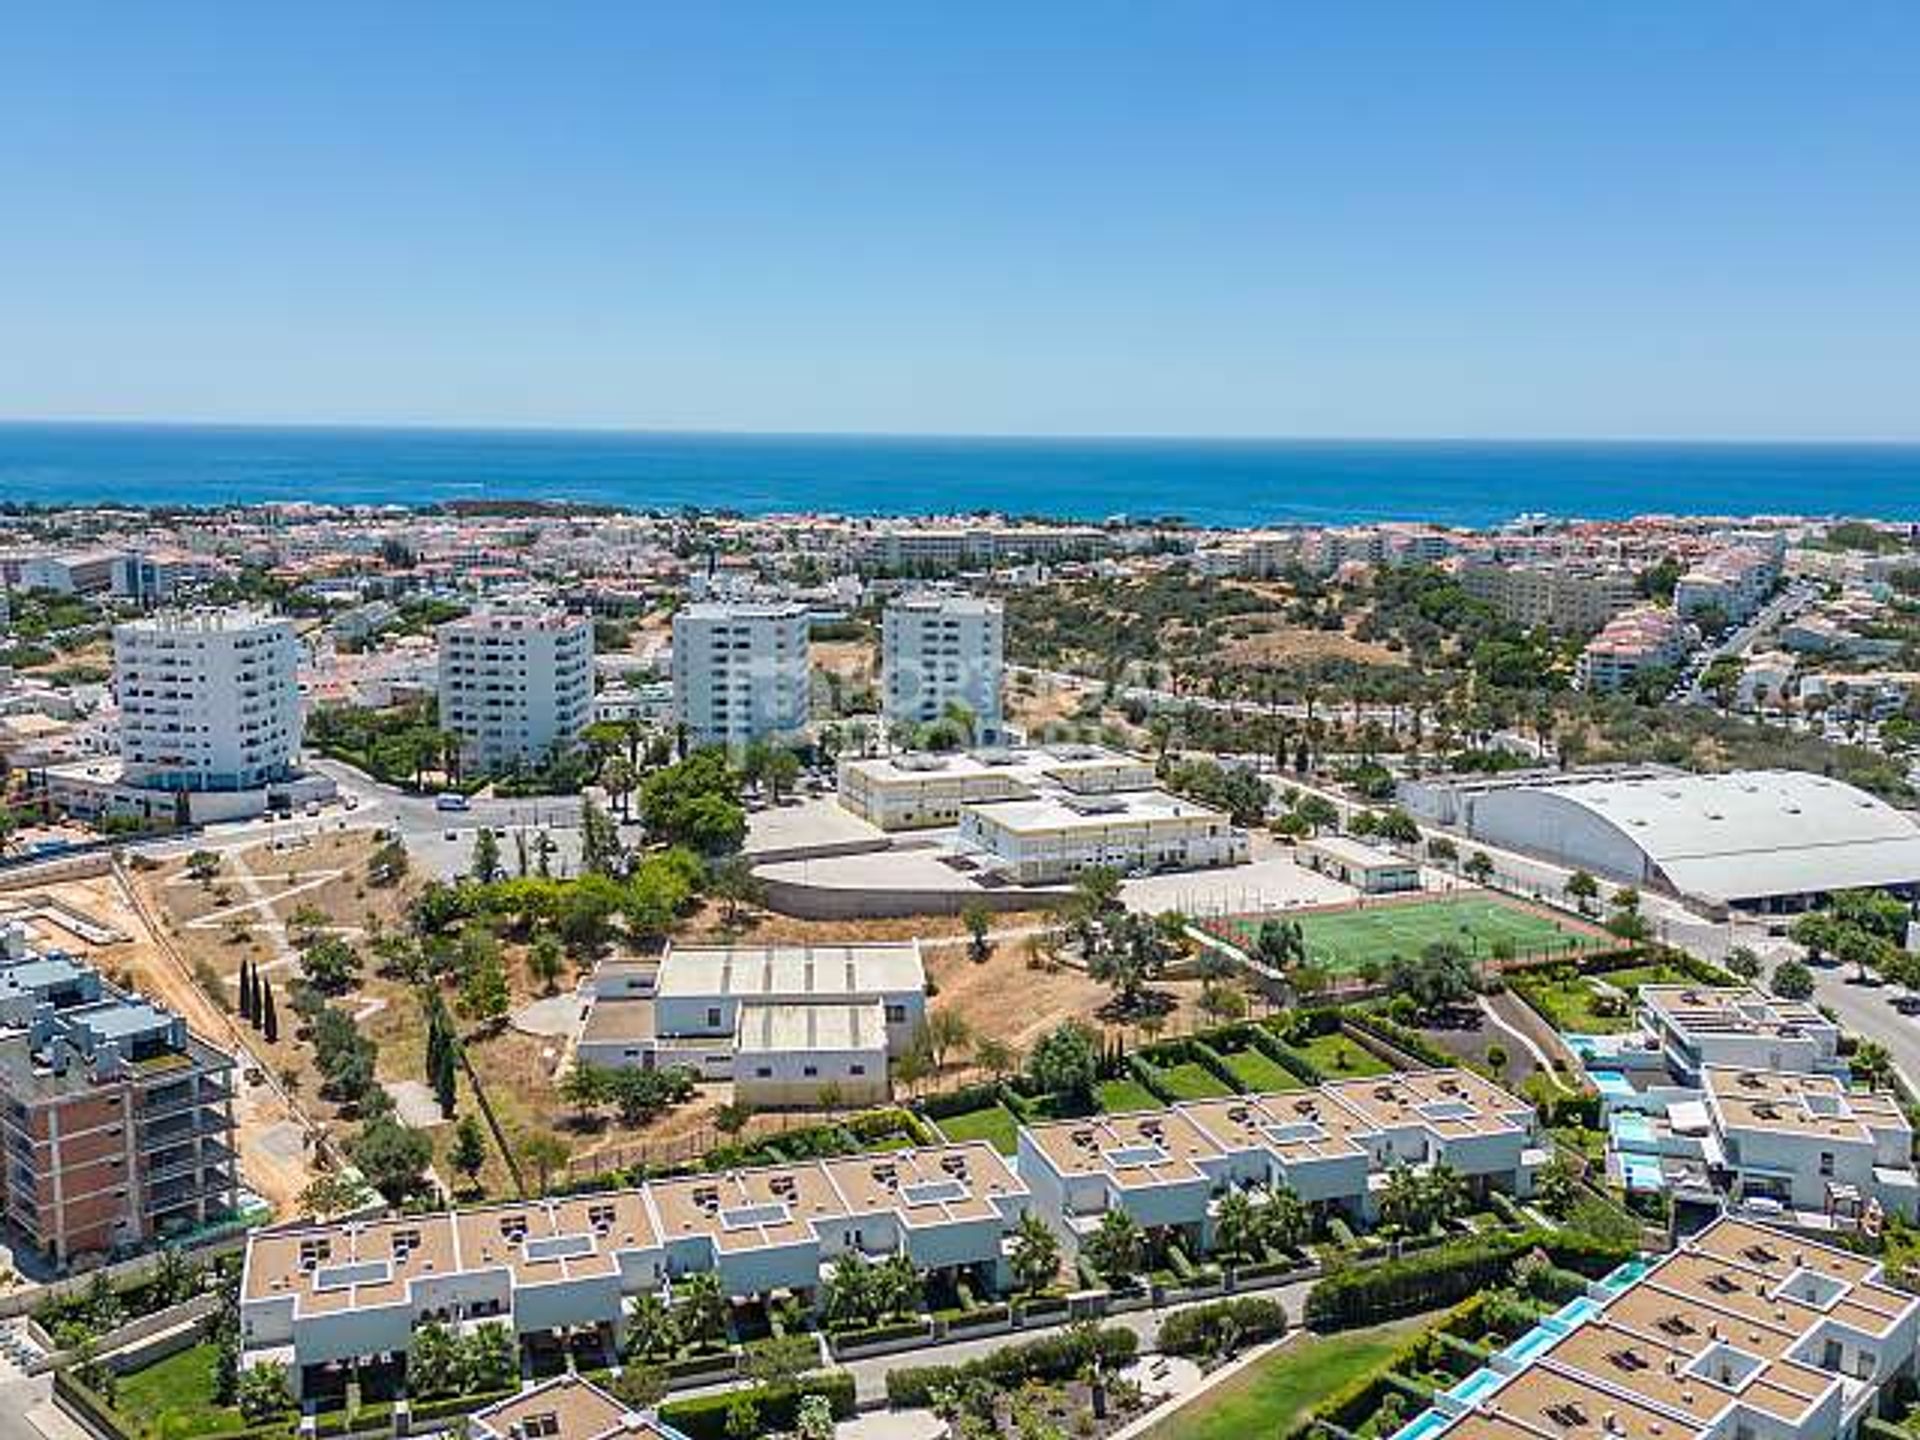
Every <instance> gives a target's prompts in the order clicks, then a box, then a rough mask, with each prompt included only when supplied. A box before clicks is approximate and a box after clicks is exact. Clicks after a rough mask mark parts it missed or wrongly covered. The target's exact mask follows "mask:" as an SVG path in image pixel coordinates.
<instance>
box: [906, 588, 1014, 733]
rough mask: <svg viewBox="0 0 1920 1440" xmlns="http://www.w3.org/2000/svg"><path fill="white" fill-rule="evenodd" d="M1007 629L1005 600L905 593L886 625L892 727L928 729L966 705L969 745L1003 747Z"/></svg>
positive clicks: (938, 593)
mask: <svg viewBox="0 0 1920 1440" xmlns="http://www.w3.org/2000/svg"><path fill="white" fill-rule="evenodd" d="M1003 647H1004V631H1003V620H1002V616H1001V609H1000V602H999V601H997V600H987V599H982V598H980V597H978V596H973V595H959V594H948V593H942V592H938V591H921V592H919V593H915V594H908V595H902V596H900V597H899V598H898V599H896V600H894V601H893V602H892V603H891V604H889V605H888V606H887V608H886V612H885V614H884V616H883V617H882V620H881V673H882V675H883V677H884V679H885V682H886V699H885V709H886V717H887V720H888V722H889V723H890V724H907V725H925V724H928V723H930V722H932V721H934V720H938V719H939V718H940V717H941V716H942V715H944V714H946V713H947V711H948V708H949V707H950V706H955V705H958V706H962V707H964V708H965V709H966V711H967V712H968V713H969V714H970V715H972V716H973V734H972V735H971V736H970V737H969V739H970V740H972V741H974V742H976V743H981V744H993V743H997V742H998V741H999V739H1000V737H1001V731H1002V729H1003V728H1004V722H1003V720H1002V715H1001V705H1000V681H1001V675H1002V671H1003V663H1004V662H1003Z"/></svg>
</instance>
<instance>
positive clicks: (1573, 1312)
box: [1546, 1295, 1600, 1330]
mask: <svg viewBox="0 0 1920 1440" xmlns="http://www.w3.org/2000/svg"><path fill="white" fill-rule="evenodd" d="M1599 1313H1600V1302H1599V1301H1598V1300H1596V1299H1594V1298H1593V1296H1591V1295H1582V1296H1580V1297H1579V1298H1578V1299H1576V1300H1569V1301H1568V1302H1567V1303H1566V1304H1564V1305H1562V1306H1561V1307H1560V1308H1559V1309H1558V1310H1556V1311H1554V1312H1553V1316H1552V1318H1551V1319H1549V1320H1548V1321H1547V1322H1546V1323H1547V1324H1549V1325H1553V1324H1560V1325H1564V1326H1566V1328H1567V1329H1569V1330H1571V1329H1573V1327H1574V1326H1576V1325H1579V1324H1581V1323H1582V1322H1583V1321H1587V1320H1591V1319H1592V1318H1593V1317H1594V1316H1596V1315H1598V1314H1599Z"/></svg>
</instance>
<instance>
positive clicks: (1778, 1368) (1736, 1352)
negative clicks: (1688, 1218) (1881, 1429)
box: [1438, 1217, 1920, 1440]
mask: <svg viewBox="0 0 1920 1440" xmlns="http://www.w3.org/2000/svg"><path fill="white" fill-rule="evenodd" d="M1879 1276H1880V1271H1879V1266H1878V1264H1877V1263H1876V1262H1874V1261H1872V1260H1869V1259H1867V1258H1865V1257H1863V1256H1857V1255H1852V1254H1849V1253H1848V1252H1846V1251H1844V1250H1840V1249H1838V1248H1836V1247H1832V1246H1825V1245H1819V1244H1816V1243H1813V1242H1810V1241H1807V1240H1804V1239H1799V1238H1795V1237H1793V1236H1790V1235H1788V1234H1786V1233H1784V1232H1781V1231H1775V1230H1772V1229H1769V1228H1767V1227H1765V1226H1761V1225H1757V1224H1754V1223H1752V1222H1749V1221H1745V1220H1740V1219H1734V1218H1731V1217H1722V1218H1721V1219H1719V1220H1716V1221H1715V1222H1713V1223H1712V1224H1711V1225H1709V1226H1708V1227H1707V1228H1706V1229H1705V1230H1702V1231H1701V1232H1699V1233H1698V1234H1696V1235H1694V1236H1692V1237H1691V1238H1689V1239H1688V1240H1685V1241H1683V1242H1682V1243H1681V1245H1680V1247H1679V1248H1678V1249H1677V1250H1675V1251H1674V1252H1673V1253H1672V1254H1670V1255H1668V1256H1666V1257H1665V1258H1664V1259H1662V1260H1660V1261H1659V1262H1658V1263H1656V1264H1655V1265H1653V1266H1652V1267H1651V1268H1650V1269H1649V1270H1648V1271H1647V1273H1646V1274H1645V1275H1644V1276H1643V1277H1641V1278H1640V1279H1638V1280H1637V1281H1635V1282H1634V1283H1632V1284H1630V1285H1628V1286H1627V1287H1626V1288H1624V1289H1623V1290H1621V1291H1619V1292H1618V1293H1616V1294H1615V1295H1614V1296H1613V1297H1611V1298H1610V1299H1609V1300H1607V1302H1606V1303H1605V1304H1604V1305H1603V1306H1601V1307H1600V1308H1599V1309H1598V1311H1597V1312H1596V1313H1595V1314H1593V1315H1592V1316H1590V1317H1589V1318H1587V1319H1585V1320H1584V1321H1582V1322H1581V1323H1579V1324H1577V1325H1575V1326H1574V1327H1573V1328H1572V1329H1571V1330H1570V1331H1569V1332H1568V1333H1567V1334H1566V1335H1565V1336H1563V1337H1562V1338H1560V1339H1559V1340H1558V1341H1556V1342H1555V1343H1554V1344H1553V1345H1551V1346H1550V1347H1548V1348H1547V1349H1546V1350H1544V1351H1543V1352H1541V1353H1540V1354H1539V1355H1537V1356H1535V1357H1534V1358H1532V1359H1531V1360H1530V1361H1528V1362H1527V1363H1526V1364H1525V1366H1524V1368H1523V1369H1521V1370H1520V1372H1519V1373H1518V1374H1516V1375H1514V1376H1513V1377H1512V1378H1511V1379H1509V1380H1507V1381H1506V1382H1505V1383H1504V1384H1502V1385H1501V1386H1500V1387H1499V1388H1497V1389H1495V1390H1493V1391H1492V1392H1491V1393H1489V1394H1486V1395H1484V1396H1483V1397H1482V1398H1480V1399H1479V1400H1477V1401H1475V1402H1473V1403H1471V1404H1470V1405H1469V1406H1468V1407H1467V1408H1466V1410H1465V1412H1464V1413H1463V1414H1461V1415H1459V1416H1458V1417H1457V1418H1455V1419H1453V1420H1451V1421H1450V1422H1449V1423H1446V1424H1444V1425H1443V1426H1442V1427H1441V1429H1440V1430H1439V1432H1438V1433H1439V1434H1440V1435H1444V1436H1446V1437H1447V1440H1679V1437H1682V1436H1695V1435H1704V1434H1708V1433H1736V1432H1740V1431H1759V1430H1763V1429H1766V1428H1772V1429H1775V1430H1784V1431H1785V1433H1789V1434H1791V1433H1795V1432H1798V1431H1802V1430H1803V1427H1804V1426H1805V1425H1806V1424H1808V1423H1811V1421H1812V1419H1813V1415H1814V1412H1815V1409H1816V1407H1817V1406H1818V1405H1820V1404H1821V1402H1822V1401H1823V1399H1825V1397H1827V1396H1828V1395H1829V1394H1831V1393H1832V1392H1833V1391H1834V1390H1835V1389H1836V1388H1838V1387H1841V1386H1842V1385H1843V1383H1844V1382H1843V1381H1842V1378H1841V1377H1840V1376H1839V1375H1838V1374H1837V1373H1834V1372H1832V1371H1829V1370H1827V1369H1824V1368H1822V1367H1820V1366H1818V1365H1816V1364H1814V1363H1812V1361H1811V1355H1810V1354H1809V1353H1807V1347H1806V1343H1805V1342H1806V1341H1807V1340H1808V1338H1809V1337H1810V1336H1812V1335H1813V1334H1814V1332H1815V1331H1816V1330H1817V1329H1818V1328H1819V1327H1821V1326H1823V1325H1825V1324H1828V1323H1832V1324H1836V1325H1840V1326H1844V1327H1847V1328H1848V1329H1850V1330H1854V1331H1857V1332H1859V1333H1861V1334H1864V1335H1867V1336H1870V1337H1873V1338H1875V1339H1885V1338H1887V1337H1889V1336H1891V1335H1892V1334H1893V1333H1894V1331H1895V1327H1896V1326H1898V1325H1900V1324H1901V1323H1903V1321H1910V1317H1911V1314H1912V1312H1913V1310H1914V1309H1915V1307H1916V1306H1920V1300H1917V1299H1915V1298H1914V1297H1912V1296H1908V1295H1905V1294H1902V1293H1900V1292H1898V1291H1895V1290H1893V1289H1891V1288H1890V1287H1888V1286H1887V1285H1886V1284H1884V1283H1883V1282H1882V1281H1881V1279H1880V1278H1879ZM1742 1411H1745V1412H1746V1415H1745V1416H1743V1415H1742V1413H1741V1412H1742ZM1730 1414H1731V1415H1732V1416H1733V1419H1732V1422H1731V1423H1729V1422H1728V1421H1727V1417H1728V1416H1729V1415H1730ZM1753 1422H1758V1423H1753Z"/></svg>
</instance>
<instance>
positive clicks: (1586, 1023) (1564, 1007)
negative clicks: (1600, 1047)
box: [1513, 975, 1634, 1035]
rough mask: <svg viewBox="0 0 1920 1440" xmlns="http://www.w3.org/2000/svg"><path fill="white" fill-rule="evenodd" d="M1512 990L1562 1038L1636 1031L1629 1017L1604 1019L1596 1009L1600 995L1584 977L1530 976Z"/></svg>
mask: <svg viewBox="0 0 1920 1440" xmlns="http://www.w3.org/2000/svg"><path fill="white" fill-rule="evenodd" d="M1609 983H1611V980H1609ZM1513 988H1514V990H1515V991H1516V992H1517V993H1519V994H1520V995H1522V996H1524V997H1525V998H1526V999H1527V1000H1528V1001H1530V1002H1531V1003H1532V1004H1533V1006H1534V1008H1535V1009H1537V1010H1538V1011H1540V1013H1541V1014H1543V1015H1545V1016H1546V1017H1547V1020H1548V1023H1550V1024H1551V1025H1552V1026H1553V1028H1554V1029H1556V1030H1558V1031H1560V1032H1561V1033H1562V1034H1567V1035H1612V1034H1617V1033H1619V1032H1620V1031H1623V1030H1631V1029H1632V1028H1633V1024H1634V1022H1633V1020H1632V1019H1631V1018H1630V1016H1629V1015H1627V1014H1620V1015H1603V1014H1601V1013H1600V1012H1599V1011H1598V1010H1596V1009H1595V1008H1594V1005H1595V1002H1596V1001H1598V1000H1599V998H1600V992H1599V991H1597V990H1595V989H1594V988H1593V984H1592V982H1591V981H1589V980H1588V979H1587V977H1586V976H1584V975H1571V976H1566V977H1561V978H1555V977H1552V976H1547V975H1529V976H1527V977H1526V978H1525V979H1524V980H1518V981H1516V982H1515V984H1514V987H1513ZM1629 1008H1631V1007H1629Z"/></svg>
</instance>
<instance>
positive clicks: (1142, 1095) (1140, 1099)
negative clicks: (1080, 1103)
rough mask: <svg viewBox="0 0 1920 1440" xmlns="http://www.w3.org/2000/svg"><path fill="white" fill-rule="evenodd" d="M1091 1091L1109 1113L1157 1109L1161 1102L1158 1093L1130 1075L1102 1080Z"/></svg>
mask: <svg viewBox="0 0 1920 1440" xmlns="http://www.w3.org/2000/svg"><path fill="white" fill-rule="evenodd" d="M1093 1093H1094V1097H1095V1098H1096V1099H1097V1100H1099V1102H1100V1108H1101V1109H1102V1110H1105V1111H1107V1112H1108V1113H1110V1114H1118V1113H1119V1112H1120V1111H1122V1110H1158V1109H1160V1108H1161V1105H1162V1103H1163V1102H1162V1101H1161V1099H1160V1097H1159V1096H1158V1095H1155V1094H1154V1093H1153V1092H1152V1091H1151V1090H1149V1089H1147V1087H1146V1086H1144V1085H1142V1084H1141V1083H1140V1082H1139V1081H1138V1080H1135V1079H1132V1078H1130V1077H1129V1078H1127V1079H1124V1080H1102V1081H1101V1082H1100V1084H1099V1086H1098V1088H1097V1089H1095V1090H1094V1092H1093Z"/></svg>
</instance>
